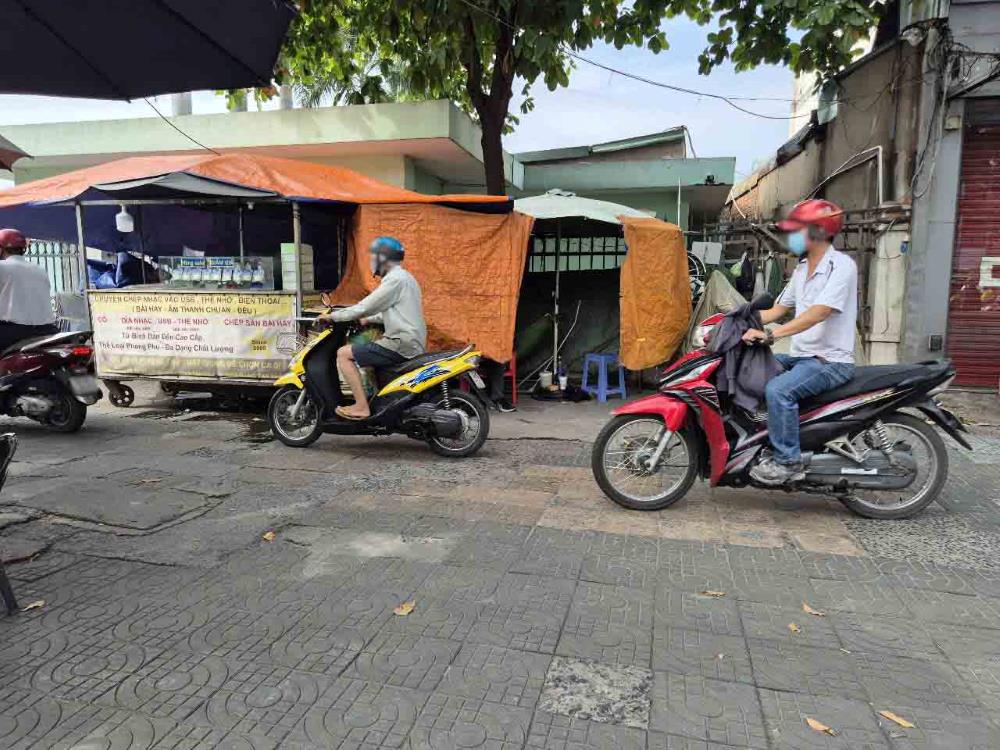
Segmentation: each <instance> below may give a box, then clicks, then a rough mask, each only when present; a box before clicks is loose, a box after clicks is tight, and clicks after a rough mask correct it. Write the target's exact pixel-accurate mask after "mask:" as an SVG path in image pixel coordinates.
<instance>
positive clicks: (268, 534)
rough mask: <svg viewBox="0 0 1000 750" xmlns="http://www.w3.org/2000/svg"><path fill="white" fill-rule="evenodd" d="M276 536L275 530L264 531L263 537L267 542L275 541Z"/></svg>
mask: <svg viewBox="0 0 1000 750" xmlns="http://www.w3.org/2000/svg"><path fill="white" fill-rule="evenodd" d="M276 536H277V534H275V533H274V532H273V531H266V532H264V535H263V536H262V537H261V539H263V540H264V541H265V542H273V541H274V537H276Z"/></svg>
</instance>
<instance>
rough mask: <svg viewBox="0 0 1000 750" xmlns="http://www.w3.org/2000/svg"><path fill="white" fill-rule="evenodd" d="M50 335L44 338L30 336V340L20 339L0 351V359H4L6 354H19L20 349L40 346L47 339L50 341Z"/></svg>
mask: <svg viewBox="0 0 1000 750" xmlns="http://www.w3.org/2000/svg"><path fill="white" fill-rule="evenodd" d="M51 338H52V334H51V333H49V334H46V335H45V336H31V337H30V338H26V339H21V340H20V341H15V342H14V343H13V344H11V345H10V346H8V347H7V348H6V349H4V350H3V351H0V357H6V356H7V355H8V354H13V353H14V352H19V351H21V350H22V349H28V348H29V347H32V346H34V345H35V344H40V343H42V342H43V341H45V340H47V339H51Z"/></svg>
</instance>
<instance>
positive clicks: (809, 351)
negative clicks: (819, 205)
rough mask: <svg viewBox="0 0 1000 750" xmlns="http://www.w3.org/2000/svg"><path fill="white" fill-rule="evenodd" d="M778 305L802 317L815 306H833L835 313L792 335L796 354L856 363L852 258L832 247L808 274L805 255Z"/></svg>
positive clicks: (855, 279) (855, 277)
mask: <svg viewBox="0 0 1000 750" xmlns="http://www.w3.org/2000/svg"><path fill="white" fill-rule="evenodd" d="M778 304H779V305H782V306H783V307H792V308H794V309H795V315H796V316H799V315H801V314H802V313H804V312H805V311H806V310H808V309H809V308H810V307H812V306H813V305H825V306H826V307H832V308H833V310H834V312H833V314H832V315H831V316H830V317H829V318H827V319H826V320H824V321H823V322H821V323H817V324H816V325H814V326H813V327H812V328H810V329H808V330H806V331H803V332H802V333H796V334H795V335H794V336H792V346H791V351H790V353H791V355H792V356H793V357H821V358H823V359H826V360H829V361H830V362H849V363H853V362H854V331H855V328H856V327H857V322H858V267H857V266H856V265H855V263H854V261H853V260H851V258H850V257H848V256H847V255H845V254H844V253H842V252H840V251H839V250H836V249H834V248H833V246H832V245H831V246H830V249H828V250H827V251H826V253H825V254H824V255H823V257H822V259H820V262H819V263H818V264H817V265H816V270H815V271H813V273H812V275H811V276H810V275H809V262H808V260H806V259H805V258H803V259H802V260H801V261H799V264H798V265H797V266H796V267H795V270H794V271H793V272H792V278H791V279H789V281H788V286H786V287H785V290H784V291H783V292H782V293H781V296H780V297H778Z"/></svg>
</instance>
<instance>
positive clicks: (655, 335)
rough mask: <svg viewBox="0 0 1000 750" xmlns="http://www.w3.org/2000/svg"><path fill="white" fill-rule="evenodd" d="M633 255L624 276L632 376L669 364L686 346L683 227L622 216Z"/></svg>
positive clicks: (624, 326)
mask: <svg viewBox="0 0 1000 750" xmlns="http://www.w3.org/2000/svg"><path fill="white" fill-rule="evenodd" d="M619 219H620V220H621V222H622V226H623V227H624V229H625V244H626V245H627V246H628V254H627V255H626V256H625V262H624V263H623V264H622V270H621V351H620V353H619V357H620V359H621V362H622V364H623V365H625V367H627V368H628V369H630V370H642V369H644V368H646V367H653V366H654V365H658V364H660V363H661V362H664V361H666V360H667V359H669V358H670V357H671V355H673V353H674V352H675V351H676V350H677V347H678V346H680V344H681V342H682V341H683V340H684V334H685V332H686V331H687V327H688V320H689V319H690V317H691V283H690V279H689V277H688V266H687V252H686V248H685V245H684V235H683V234H682V233H681V230H680V227H678V226H677V225H675V224H667V223H666V222H664V221H660V220H659V219H653V218H641V219H640V218H636V217H632V216H621V217H619Z"/></svg>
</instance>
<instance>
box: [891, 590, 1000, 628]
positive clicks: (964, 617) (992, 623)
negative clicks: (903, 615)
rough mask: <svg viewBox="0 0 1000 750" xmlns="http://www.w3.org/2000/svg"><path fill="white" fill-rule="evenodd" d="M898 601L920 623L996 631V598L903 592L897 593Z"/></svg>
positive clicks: (999, 607)
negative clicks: (903, 604)
mask: <svg viewBox="0 0 1000 750" xmlns="http://www.w3.org/2000/svg"><path fill="white" fill-rule="evenodd" d="M900 598H901V599H902V600H903V601H904V602H905V604H906V607H907V609H908V610H909V611H910V612H911V613H912V614H913V615H914V616H915V617H916V618H917V619H920V620H926V621H928V622H938V623H947V624H949V625H970V626H973V627H980V628H996V629H1000V599H990V598H987V597H983V596H964V595H962V594H950V593H947V592H942V591H926V590H906V589H904V590H902V591H901V592H900Z"/></svg>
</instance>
